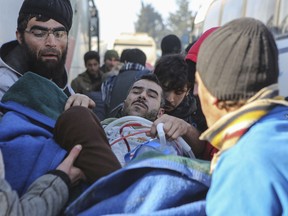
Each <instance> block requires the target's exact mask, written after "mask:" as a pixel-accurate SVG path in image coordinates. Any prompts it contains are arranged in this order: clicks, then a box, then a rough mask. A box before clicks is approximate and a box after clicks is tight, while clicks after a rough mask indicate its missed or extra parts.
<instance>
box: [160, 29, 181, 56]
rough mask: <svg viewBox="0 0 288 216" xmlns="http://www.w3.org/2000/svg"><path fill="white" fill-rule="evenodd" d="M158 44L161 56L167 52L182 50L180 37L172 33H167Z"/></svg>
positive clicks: (174, 52) (172, 52) (179, 51)
mask: <svg viewBox="0 0 288 216" xmlns="http://www.w3.org/2000/svg"><path fill="white" fill-rule="evenodd" d="M160 46H161V51H162V56H164V55H167V54H177V53H178V54H179V53H181V50H182V43H181V41H180V39H179V38H178V37H177V36H176V35H174V34H169V35H166V36H165V37H163V38H162V40H161V45H160Z"/></svg>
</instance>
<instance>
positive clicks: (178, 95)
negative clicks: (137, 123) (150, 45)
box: [152, 54, 207, 158]
mask: <svg viewBox="0 0 288 216" xmlns="http://www.w3.org/2000/svg"><path fill="white" fill-rule="evenodd" d="M154 74H155V75H156V76H157V77H158V79H159V81H160V83H161V85H162V87H163V91H164V96H165V107H164V109H165V114H164V115H163V116H161V117H160V118H159V119H157V121H156V122H155V123H156V124H157V123H159V122H166V126H165V127H166V128H165V127H164V130H166V129H167V130H168V129H169V128H170V132H172V131H173V130H175V131H176V128H181V130H179V132H180V134H178V133H167V132H166V134H167V136H168V137H171V138H172V139H175V138H176V137H178V136H183V138H184V139H185V140H186V142H187V143H188V144H190V145H191V147H192V150H193V152H194V153H195V156H196V157H197V158H201V157H202V154H203V151H204V149H205V142H203V141H200V140H199V136H200V133H201V132H202V131H204V130H205V129H206V128H207V126H206V122H205V117H204V115H203V114H202V115H201V116H200V114H201V113H200V114H199V113H197V114H196V112H197V104H196V99H195V97H194V96H193V94H190V91H191V89H193V84H194V80H193V81H192V76H190V75H191V74H190V73H189V71H188V65H187V63H186V61H185V59H184V56H183V55H182V54H170V55H164V56H162V57H161V58H160V59H159V60H158V61H157V63H156V65H155V69H154ZM156 124H155V125H154V126H153V129H152V132H153V134H155V133H156V130H155V128H154V127H156Z"/></svg>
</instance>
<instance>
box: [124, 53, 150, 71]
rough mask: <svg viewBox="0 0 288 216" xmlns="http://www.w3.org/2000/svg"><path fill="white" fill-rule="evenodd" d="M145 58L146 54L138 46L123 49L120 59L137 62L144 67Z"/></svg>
mask: <svg viewBox="0 0 288 216" xmlns="http://www.w3.org/2000/svg"><path fill="white" fill-rule="evenodd" d="M146 59H147V57H146V54H145V53H144V52H143V51H142V50H140V49H138V48H134V49H128V50H127V51H125V53H124V55H123V58H122V61H123V62H125V61H126V62H131V63H138V64H141V65H142V66H144V67H145V65H146Z"/></svg>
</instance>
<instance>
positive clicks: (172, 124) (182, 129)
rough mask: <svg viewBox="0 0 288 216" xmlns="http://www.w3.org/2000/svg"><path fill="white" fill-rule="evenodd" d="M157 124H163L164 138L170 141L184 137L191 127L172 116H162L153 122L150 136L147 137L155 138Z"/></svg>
mask: <svg viewBox="0 0 288 216" xmlns="http://www.w3.org/2000/svg"><path fill="white" fill-rule="evenodd" d="M159 123H163V130H164V132H165V134H166V137H167V138H168V139H172V140H175V139H177V138H178V137H180V136H184V135H186V134H187V133H188V130H189V128H191V125H190V124H189V123H187V122H186V121H184V120H182V119H180V118H177V117H174V116H170V115H167V114H164V115H162V116H161V117H160V118H158V119H157V120H156V121H154V122H153V124H152V126H151V130H150V134H147V135H150V136H152V137H155V136H156V135H157V130H156V127H157V125H158V124H159ZM195 130H196V129H195Z"/></svg>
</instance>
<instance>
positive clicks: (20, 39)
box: [16, 30, 23, 44]
mask: <svg viewBox="0 0 288 216" xmlns="http://www.w3.org/2000/svg"><path fill="white" fill-rule="evenodd" d="M16 38H17V41H18V43H19V44H22V42H23V38H22V35H21V34H20V32H19V31H18V30H17V31H16Z"/></svg>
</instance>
